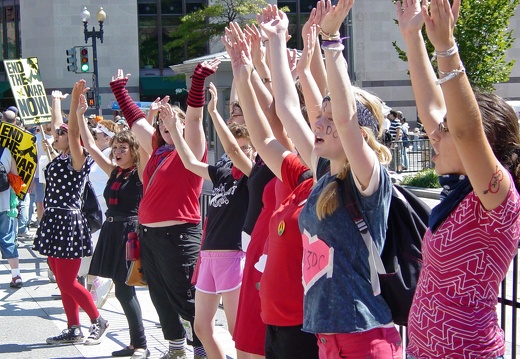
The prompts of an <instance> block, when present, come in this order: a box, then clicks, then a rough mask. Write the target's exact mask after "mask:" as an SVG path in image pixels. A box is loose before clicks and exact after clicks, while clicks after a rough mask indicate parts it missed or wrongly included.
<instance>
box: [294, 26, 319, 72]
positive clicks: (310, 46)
mask: <svg viewBox="0 0 520 359" xmlns="http://www.w3.org/2000/svg"><path fill="white" fill-rule="evenodd" d="M316 33H317V28H316V25H314V24H313V25H311V26H309V27H308V28H307V33H305V34H302V37H303V51H302V54H301V56H300V60H299V61H298V63H297V64H296V69H297V70H298V71H299V73H302V71H304V70H310V66H311V60H312V56H313V55H314V48H315V46H316V41H317V38H316Z"/></svg>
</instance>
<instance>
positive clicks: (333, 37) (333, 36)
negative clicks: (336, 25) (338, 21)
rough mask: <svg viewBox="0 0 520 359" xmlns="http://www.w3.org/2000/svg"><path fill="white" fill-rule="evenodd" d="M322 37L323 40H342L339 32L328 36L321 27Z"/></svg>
mask: <svg viewBox="0 0 520 359" xmlns="http://www.w3.org/2000/svg"><path fill="white" fill-rule="evenodd" d="M320 35H321V38H322V39H323V40H339V39H340V38H339V37H340V35H339V32H337V33H335V34H328V33H326V32H324V31H323V30H322V29H321V27H320Z"/></svg>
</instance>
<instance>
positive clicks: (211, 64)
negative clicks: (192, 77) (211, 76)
mask: <svg viewBox="0 0 520 359" xmlns="http://www.w3.org/2000/svg"><path fill="white" fill-rule="evenodd" d="M219 64H220V59H217V58H214V59H212V60H208V61H204V62H203V63H202V64H201V65H202V67H204V68H206V69H209V70H211V71H213V72H216V71H217V69H218V65H219Z"/></svg>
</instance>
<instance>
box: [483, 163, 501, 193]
mask: <svg viewBox="0 0 520 359" xmlns="http://www.w3.org/2000/svg"><path fill="white" fill-rule="evenodd" d="M503 179H504V174H503V173H502V170H500V169H499V168H498V166H497V168H496V171H495V173H493V175H492V176H491V180H490V181H489V183H488V188H487V190H485V191H484V194H487V193H488V192H489V193H497V192H498V190H499V189H500V182H502V180H503Z"/></svg>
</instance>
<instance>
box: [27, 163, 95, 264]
mask: <svg viewBox="0 0 520 359" xmlns="http://www.w3.org/2000/svg"><path fill="white" fill-rule="evenodd" d="M92 163H93V160H92V157H90V156H87V158H86V161H85V164H84V165H83V167H82V168H81V170H80V171H75V170H74V168H73V167H72V163H71V158H70V156H67V155H61V156H58V157H56V158H55V159H54V160H52V161H51V162H50V163H49V164H48V165H47V168H46V169H45V181H46V187H45V198H44V201H43V204H44V208H45V212H44V213H43V217H42V220H41V221H40V226H39V227H38V230H37V232H36V239H35V240H34V250H36V251H38V252H40V254H42V255H45V256H50V257H56V258H71V259H73V258H82V257H88V256H91V255H92V241H91V238H90V231H89V230H88V227H87V223H86V220H85V216H84V214H83V212H82V211H81V206H82V202H83V199H82V198H83V191H84V190H85V183H86V181H87V179H88V174H89V173H90V167H91V166H92Z"/></svg>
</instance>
